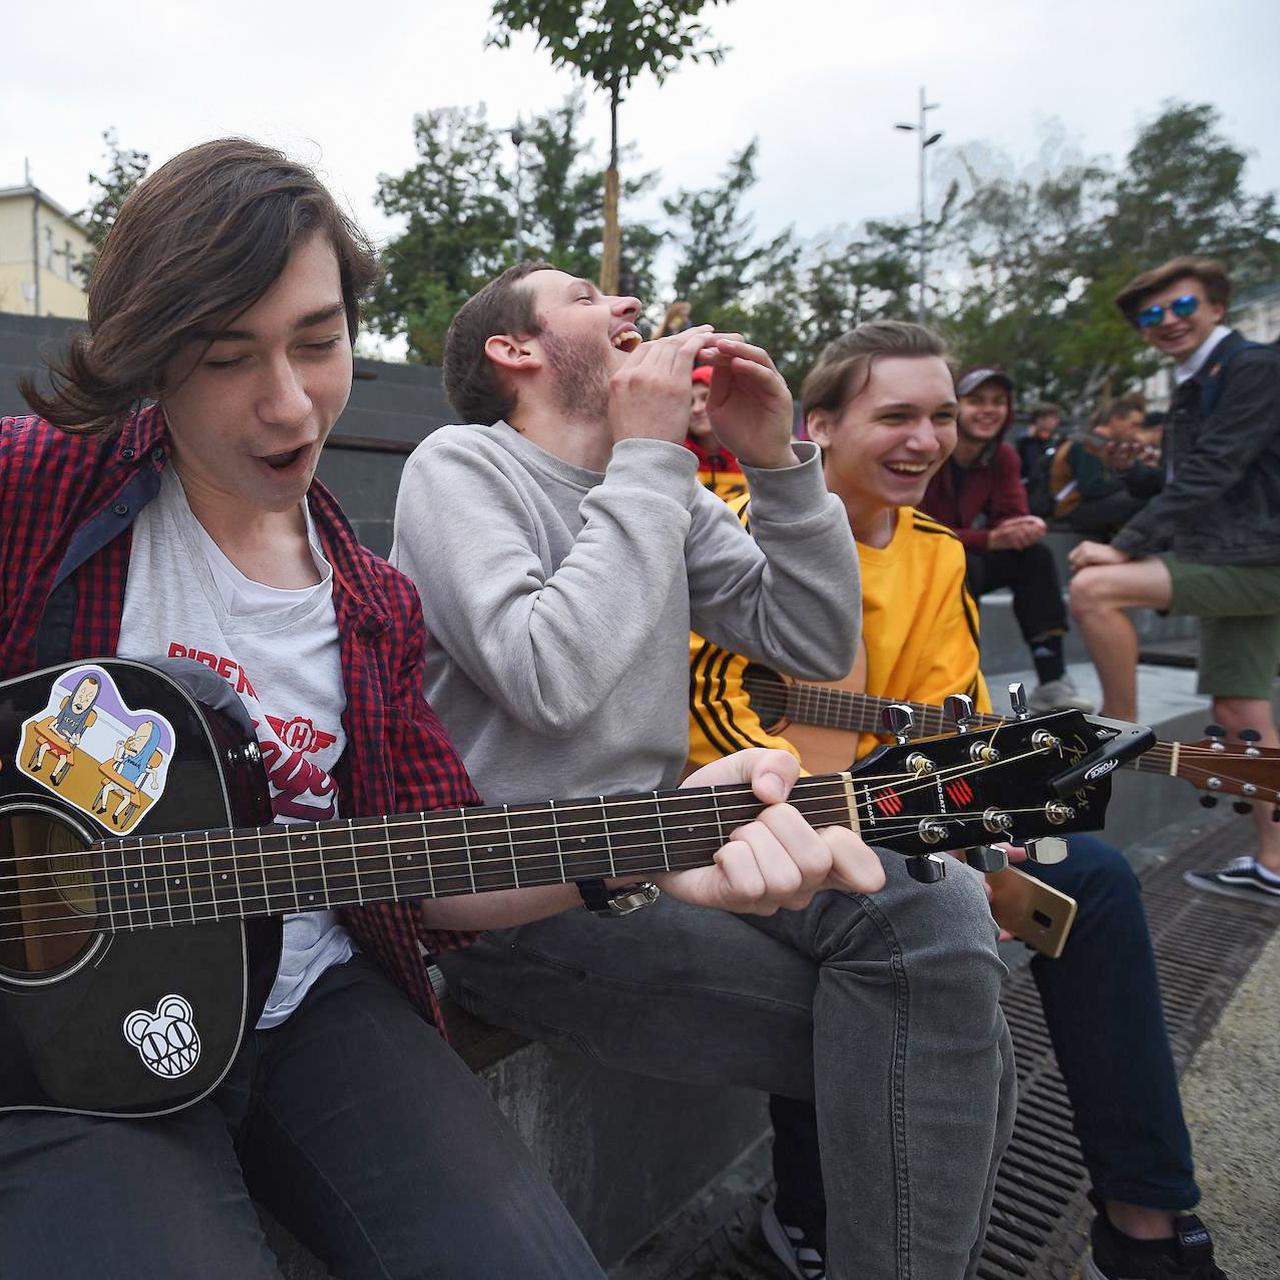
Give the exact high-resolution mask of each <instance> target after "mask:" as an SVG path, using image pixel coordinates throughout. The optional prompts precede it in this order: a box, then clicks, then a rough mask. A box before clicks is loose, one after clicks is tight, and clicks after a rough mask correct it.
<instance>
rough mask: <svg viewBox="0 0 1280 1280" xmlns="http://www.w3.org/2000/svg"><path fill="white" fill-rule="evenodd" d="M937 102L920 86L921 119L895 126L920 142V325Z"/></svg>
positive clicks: (925, 313) (923, 312) (921, 320)
mask: <svg viewBox="0 0 1280 1280" xmlns="http://www.w3.org/2000/svg"><path fill="white" fill-rule="evenodd" d="M938 105H939V104H938V103H936V102H926V101H925V95H924V85H921V86H920V119H919V121H918V123H916V124H895V125H894V126H893V127H894V128H895V129H901V130H902V131H903V132H904V133H914V134H915V135H916V136H917V137H918V138H919V142H920V146H919V155H920V280H919V286H920V296H919V298H918V299H917V301H916V320H917V321H919V323H920V324H924V322H925V320H926V318H927V316H928V310H927V308H926V306H925V293H924V291H925V279H926V275H927V270H928V256H929V224H928V222H927V221H926V219H925V155H924V153H925V151H926V150H928V148H929V147H931V146H933V144H934V143H935V142H937V141H938V139H939V138H941V137H942V134H941V132H938V133H929V132H928V130H927V128H926V125H925V117H926V116H927V115H928V113H929V112H930V111H933V110H935V109H936V108H937V107H938Z"/></svg>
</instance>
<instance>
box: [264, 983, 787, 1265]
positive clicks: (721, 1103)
mask: <svg viewBox="0 0 1280 1280" xmlns="http://www.w3.org/2000/svg"><path fill="white" fill-rule="evenodd" d="M449 1025H450V1030H451V1034H452V1035H453V1039H454V1043H455V1045H457V1047H458V1048H459V1050H460V1052H461V1053H462V1056H463V1057H464V1058H465V1059H466V1060H467V1061H468V1062H469V1063H471V1064H472V1065H473V1066H476V1067H477V1069H478V1073H479V1075H480V1077H481V1079H483V1080H484V1081H485V1083H486V1084H487V1085H488V1087H489V1090H490V1092H491V1093H492V1094H493V1097H494V1100H495V1101H496V1102H497V1103H498V1106H499V1107H500V1108H501V1109H502V1111H503V1113H504V1114H505V1115H506V1116H507V1118H508V1120H510V1121H511V1123H512V1125H513V1127H514V1128H515V1130H516V1132H517V1133H518V1134H519V1136H520V1138H521V1140H522V1141H523V1142H524V1143H525V1145H526V1146H528V1147H529V1149H530V1150H531V1151H532V1152H533V1154H534V1157H535V1158H536V1159H537V1160H538V1162H539V1163H540V1164H541V1165H542V1167H543V1168H544V1169H546V1170H547V1173H548V1175H549V1177H550V1179H551V1183H552V1185H553V1186H554V1187H555V1189H556V1191H557V1193H558V1194H559V1196H560V1198H561V1199H562V1200H563V1201H564V1203H565V1205H566V1206H567V1208H568V1209H569V1212H570V1213H571V1214H572V1215H573V1217H574V1220H575V1221H576V1222H577V1223H578V1225H579V1227H581V1229H582V1233H583V1234H584V1235H585V1236H586V1238H587V1241H588V1243H589V1244H590V1245H591V1248H592V1250H593V1251H594V1252H595V1255H596V1257H597V1258H598V1259H599V1260H600V1262H601V1265H602V1266H604V1267H608V1266H610V1265H612V1264H613V1263H614V1262H616V1261H618V1260H619V1259H621V1258H623V1257H625V1256H626V1255H627V1254H628V1253H629V1252H630V1251H631V1250H632V1249H634V1248H635V1247H636V1245H638V1244H639V1243H640V1242H641V1241H643V1240H645V1239H647V1238H648V1237H649V1236H651V1235H652V1234H653V1233H654V1231H655V1230H656V1229H657V1228H658V1227H659V1226H660V1224H661V1223H662V1222H664V1221H665V1220H666V1219H667V1218H669V1217H670V1216H671V1215H672V1214H673V1213H675V1212H676V1210H678V1209H679V1208H680V1207H681V1206H682V1205H684V1204H685V1203H686V1202H687V1201H688V1200H689V1199H690V1198H691V1197H693V1196H695V1195H696V1194H697V1193H698V1192H699V1191H701V1190H702V1188H704V1187H705V1186H706V1185H707V1184H708V1183H710V1182H712V1181H713V1180H714V1179H716V1178H717V1177H718V1176H719V1175H720V1174H721V1173H722V1172H723V1171H724V1170H725V1169H727V1168H728V1167H729V1166H730V1165H732V1164H733V1163H734V1162H735V1161H736V1160H737V1159H738V1157H739V1156H741V1154H742V1153H743V1152H744V1151H745V1150H747V1148H749V1147H750V1146H752V1144H754V1143H757V1142H759V1141H760V1139H761V1138H762V1137H763V1136H764V1135H765V1134H766V1133H767V1132H768V1127H769V1120H768V1114H767V1111H766V1105H765V1098H764V1095H762V1094H759V1093H755V1092H753V1091H751V1090H746V1089H723V1088H712V1087H698V1086H693V1085H679V1084H672V1083H670V1082H667V1081H663V1080H651V1079H647V1078H645V1077H642V1076H637V1075H632V1074H630V1073H628V1072H624V1071H615V1070H611V1069H608V1068H605V1067H601V1066H598V1065H596V1064H595V1063H593V1062H590V1061H588V1060H587V1059H586V1058H584V1057H580V1056H578V1055H575V1054H570V1053H564V1052H560V1051H557V1050H552V1049H549V1048H547V1047H546V1046H545V1045H541V1044H532V1043H529V1042H527V1041H522V1040H520V1038H519V1037H517V1036H513V1035H511V1034H510V1033H508V1032H504V1031H495V1030H494V1029H492V1028H489V1027H486V1026H485V1025H484V1024H483V1023H479V1022H477V1021H476V1020H475V1019H473V1018H471V1017H469V1016H468V1015H467V1014H466V1013H464V1012H463V1011H461V1010H459V1009H457V1008H456V1007H453V1006H450V1009H449ZM262 1217H263V1227H264V1230H265V1231H266V1234H267V1240H268V1243H269V1244H270V1245H271V1248H272V1249H273V1250H274V1251H275V1253H276V1256H277V1258H278V1259H279V1262H280V1268H281V1272H282V1274H283V1275H284V1277H285V1280H330V1276H329V1272H328V1271H327V1270H326V1269H325V1268H324V1266H323V1265H322V1264H321V1263H320V1262H318V1261H317V1260H316V1259H315V1258H314V1257H313V1256H312V1254H311V1253H310V1252H309V1251H308V1250H306V1249H305V1248H303V1246H302V1245H301V1244H299V1243H298V1241H297V1240H296V1239H294V1237H293V1236H292V1235H291V1234H290V1233H289V1232H287V1231H286V1230H285V1229H284V1228H283V1227H281V1226H280V1224H279V1223H277V1222H275V1221H274V1220H272V1219H270V1218H269V1216H268V1215H266V1214H263V1215H262ZM495 1280H497V1278H496V1277H495Z"/></svg>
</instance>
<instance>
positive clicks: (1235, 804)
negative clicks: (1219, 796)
mask: <svg viewBox="0 0 1280 1280" xmlns="http://www.w3.org/2000/svg"><path fill="white" fill-rule="evenodd" d="M1231 807H1232V808H1233V809H1234V810H1235V811H1236V812H1237V813H1252V812H1253V805H1251V804H1250V803H1249V802H1248V801H1247V800H1233V801H1232V802H1231Z"/></svg>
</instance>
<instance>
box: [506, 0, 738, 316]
mask: <svg viewBox="0 0 1280 1280" xmlns="http://www.w3.org/2000/svg"><path fill="white" fill-rule="evenodd" d="M728 2H729V0H494V3H493V14H492V16H493V18H494V20H495V22H496V24H497V25H496V26H495V28H494V30H493V31H492V33H491V34H490V35H489V37H488V41H487V43H488V44H491V45H494V46H496V47H498V48H502V49H505V48H508V47H509V46H510V44H511V37H512V36H513V35H514V34H515V33H516V32H519V31H523V30H526V29H527V30H529V31H531V32H533V34H534V35H535V37H536V39H537V43H538V46H539V47H540V48H543V49H545V50H546V51H547V53H548V54H549V55H550V57H551V63H552V65H553V66H555V67H566V66H567V67H572V68H573V69H574V70H575V71H577V72H578V74H579V75H580V76H582V77H583V79H584V80H591V81H593V82H594V84H595V86H596V88H597V89H600V90H602V91H604V92H605V93H607V94H608V95H609V166H608V168H607V169H606V171H605V183H604V248H603V252H602V256H601V264H600V287H601V289H603V290H604V292H605V293H616V292H617V291H618V275H619V261H620V255H621V233H620V231H619V223H618V198H619V184H618V160H619V148H618V108H619V106H620V105H621V103H622V100H623V96H624V94H625V93H626V92H627V91H628V90H629V89H630V88H631V85H632V84H633V83H634V82H635V80H636V79H637V78H638V77H639V76H640V75H642V74H644V72H646V71H648V72H651V73H652V75H653V76H654V78H655V79H656V80H657V82H658V83H659V84H662V83H663V81H665V80H666V78H667V77H668V76H669V75H670V74H671V73H672V72H673V71H674V70H675V69H676V68H677V67H678V66H679V65H680V63H681V62H683V61H685V60H686V59H688V60H689V61H690V62H699V61H702V60H703V59H706V60H708V61H711V62H719V61H720V60H721V58H723V57H724V53H725V50H724V49H723V48H722V47H721V46H719V45H713V44H709V43H707V40H708V37H709V35H710V33H709V32H708V30H707V28H706V27H705V26H704V25H703V24H702V23H701V22H699V21H698V20H697V15H698V14H699V13H700V12H701V10H702V9H704V8H705V7H706V6H707V5H708V4H710V5H716V4H726V3H728Z"/></svg>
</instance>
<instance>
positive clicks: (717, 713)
mask: <svg viewBox="0 0 1280 1280" xmlns="http://www.w3.org/2000/svg"><path fill="white" fill-rule="evenodd" d="M746 669H747V660H746V658H744V657H741V656H740V655H739V654H736V653H728V652H726V651H725V650H724V649H720V648H717V647H716V646H715V645H713V644H712V643H711V642H710V641H709V640H704V639H703V638H702V637H701V636H699V635H697V634H693V633H691V634H690V636H689V765H688V767H689V768H690V769H696V768H699V767H700V766H702V765H704V764H710V763H711V761H712V760H719V759H720V757H721V756H727V755H732V754H733V753H734V752H735V751H742V750H743V749H744V748H746V747H775V748H777V749H778V750H781V751H787V752H790V754H791V755H793V756H795V758H796V759H797V760H799V759H800V753H799V752H798V751H797V750H796V749H795V747H793V746H792V745H791V743H789V742H788V741H787V740H786V739H785V738H782V737H779V736H778V735H777V734H773V733H769V732H768V731H767V730H766V729H765V727H764V725H763V724H762V723H761V722H760V717H759V716H758V715H757V714H756V712H755V710H754V709H753V708H752V706H751V700H750V698H748V696H747V691H746V689H744V688H743V685H742V673H743V672H744V671H745V670H746Z"/></svg>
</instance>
